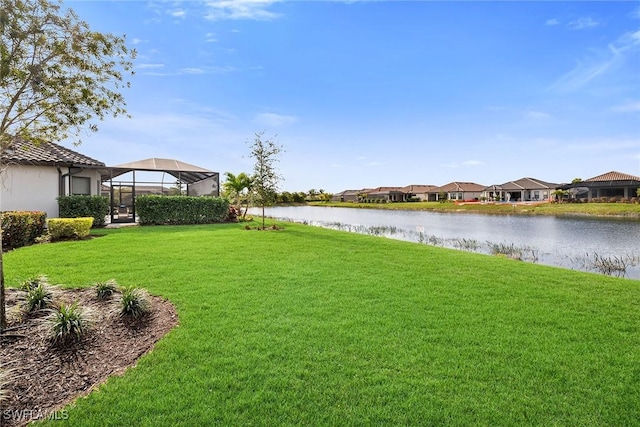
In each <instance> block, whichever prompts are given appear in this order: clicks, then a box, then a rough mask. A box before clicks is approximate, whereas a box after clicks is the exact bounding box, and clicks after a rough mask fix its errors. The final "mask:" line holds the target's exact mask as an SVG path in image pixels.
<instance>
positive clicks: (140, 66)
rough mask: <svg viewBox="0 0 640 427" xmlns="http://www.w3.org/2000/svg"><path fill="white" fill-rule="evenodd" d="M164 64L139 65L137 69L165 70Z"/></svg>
mask: <svg viewBox="0 0 640 427" xmlns="http://www.w3.org/2000/svg"><path fill="white" fill-rule="evenodd" d="M163 67H164V64H138V65H136V68H139V69H141V70H142V69H149V68H163Z"/></svg>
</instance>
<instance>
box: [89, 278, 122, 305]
mask: <svg viewBox="0 0 640 427" xmlns="http://www.w3.org/2000/svg"><path fill="white" fill-rule="evenodd" d="M95 287H96V296H97V297H98V299H99V300H107V299H109V298H111V297H112V296H113V294H114V293H116V291H117V290H118V284H117V283H116V281H115V280H113V279H111V280H107V281H106V282H98V283H96V285H95Z"/></svg>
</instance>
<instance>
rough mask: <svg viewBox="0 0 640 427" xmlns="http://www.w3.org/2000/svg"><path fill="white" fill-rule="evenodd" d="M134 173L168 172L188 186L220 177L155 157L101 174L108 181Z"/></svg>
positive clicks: (122, 165) (112, 167)
mask: <svg viewBox="0 0 640 427" xmlns="http://www.w3.org/2000/svg"><path fill="white" fill-rule="evenodd" d="M133 171H144V172H166V173H168V174H169V175H171V176H173V177H174V178H176V179H179V180H181V181H182V182H184V183H186V184H193V183H194V182H198V181H202V180H203V179H206V178H211V177H213V176H216V175H218V172H214V171H210V170H208V169H204V168H201V167H199V166H194V165H190V164H189V163H185V162H181V161H180V160H174V159H159V158H155V157H154V158H151V159H145V160H138V161H136V162H130V163H123V164H121V165H117V166H109V167H107V168H105V169H101V171H100V172H101V175H102V180H103V181H108V180H110V179H112V178H116V177H118V176H120V175H124V174H126V173H129V172H133Z"/></svg>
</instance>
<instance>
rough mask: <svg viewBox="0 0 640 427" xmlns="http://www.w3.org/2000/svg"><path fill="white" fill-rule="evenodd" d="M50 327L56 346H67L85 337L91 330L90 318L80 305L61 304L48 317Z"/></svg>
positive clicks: (51, 337)
mask: <svg viewBox="0 0 640 427" xmlns="http://www.w3.org/2000/svg"><path fill="white" fill-rule="evenodd" d="M47 322H48V324H49V326H50V328H51V329H50V333H51V335H50V340H51V342H53V343H54V344H66V343H69V342H71V341H74V340H78V339H80V338H82V337H83V336H84V334H85V333H86V331H87V329H88V328H89V325H90V321H89V316H88V314H87V312H86V311H85V310H83V309H82V308H80V307H79V306H78V303H77V302H75V303H73V304H68V305H67V304H60V306H59V307H57V308H55V309H53V310H52V311H51V314H50V315H49V316H48V317H47Z"/></svg>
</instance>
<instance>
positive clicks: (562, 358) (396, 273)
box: [5, 222, 640, 426]
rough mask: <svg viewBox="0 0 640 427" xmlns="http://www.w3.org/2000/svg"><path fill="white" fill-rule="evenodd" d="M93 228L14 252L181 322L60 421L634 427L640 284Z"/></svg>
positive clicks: (271, 237) (487, 262) (219, 231)
mask: <svg viewBox="0 0 640 427" xmlns="http://www.w3.org/2000/svg"><path fill="white" fill-rule="evenodd" d="M279 225H282V226H283V227H284V229H283V230H279V231H257V230H244V229H242V226H241V225H238V224H220V225H208V226H204V225H203V226H173V227H130V228H122V229H114V230H98V231H97V232H96V233H98V234H102V235H103V236H102V237H100V238H97V239H92V240H87V241H79V242H63V243H56V244H48V245H36V246H31V247H25V248H20V249H18V250H15V251H11V252H9V253H7V254H6V255H5V257H6V258H5V274H6V277H7V282H8V284H9V285H15V284H17V283H19V281H20V280H21V279H24V278H25V277H29V276H32V275H33V274H37V273H43V274H47V275H48V276H49V278H50V280H51V281H52V282H53V283H63V284H65V286H68V287H77V286H82V287H85V286H90V285H91V284H92V283H94V282H95V281H97V280H107V279H110V278H115V279H116V280H117V281H118V283H120V284H121V285H133V284H135V285H138V286H141V287H144V288H146V289H148V290H149V291H150V292H151V293H153V294H156V295H161V296H163V297H166V298H168V299H170V300H171V301H172V302H173V303H174V304H175V305H176V307H177V310H178V315H179V318H180V326H179V327H178V328H176V329H174V330H173V331H172V332H171V333H169V335H168V336H166V337H165V338H163V339H162V340H161V341H160V342H159V343H158V345H157V347H156V348H155V349H154V350H153V351H152V352H151V353H149V354H147V355H146V356H144V357H143V358H142V359H141V360H140V361H139V363H138V364H137V366H136V367H134V368H131V369H129V370H128V371H127V372H126V373H125V375H123V376H119V377H112V378H111V379H109V380H108V381H107V383H106V384H104V385H102V386H100V387H99V388H98V389H96V390H94V391H93V392H92V393H91V394H90V395H89V396H88V397H86V398H81V399H79V400H78V401H77V402H75V403H74V404H73V405H71V406H70V407H68V408H67V409H68V416H69V418H68V420H55V421H51V423H52V425H72V426H82V425H86V426H95V425H105V426H108V425H138V426H176V425H264V426H271V425H454V426H455V425H459V426H467V425H522V424H531V425H631V424H635V423H636V422H637V420H638V419H640V382H638V375H639V374H640V371H639V370H638V366H640V353H638V352H637V349H638V348H639V347H640V329H639V328H638V321H639V318H638V305H637V304H638V301H640V286H638V284H639V283H640V282H638V281H633V280H628V279H616V278H611V277H605V276H601V275H596V274H589V273H581V272H576V271H570V270H564V269H559V268H553V267H547V266H541V265H535V264H528V263H522V262H517V261H514V260H509V259H505V258H500V257H492V256H487V255H479V254H472V253H466V252H462V251H455V250H449V249H443V248H438V247H432V246H426V245H416V244H413V243H409V242H402V241H396V240H390V239H380V238H377V237H372V236H364V235H358V234H353V233H344V232H338V231H333V230H327V229H323V228H318V227H310V226H305V225H301V224H289V223H280V222H279Z"/></svg>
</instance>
